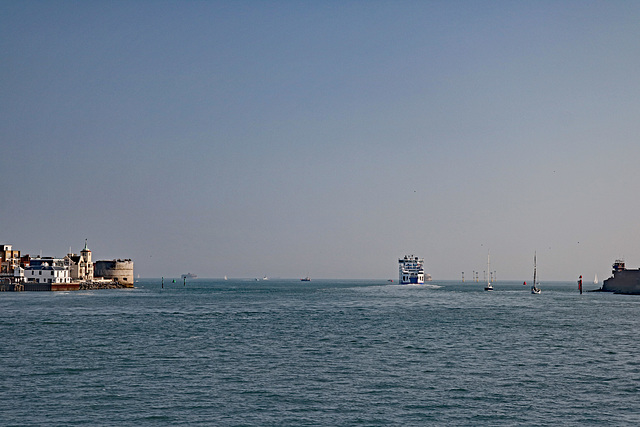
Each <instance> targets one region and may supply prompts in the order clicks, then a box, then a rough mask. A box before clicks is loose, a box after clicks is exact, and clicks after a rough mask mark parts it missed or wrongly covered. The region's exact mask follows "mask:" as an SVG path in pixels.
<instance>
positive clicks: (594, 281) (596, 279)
mask: <svg viewBox="0 0 640 427" xmlns="http://www.w3.org/2000/svg"><path fill="white" fill-rule="evenodd" d="M593 284H594V285H597V284H598V274H597V273H596V277H594V278H593Z"/></svg>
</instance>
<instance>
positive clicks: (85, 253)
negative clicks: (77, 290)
mask: <svg viewBox="0 0 640 427" xmlns="http://www.w3.org/2000/svg"><path fill="white" fill-rule="evenodd" d="M65 260H66V263H67V265H68V266H69V274H70V276H71V279H73V280H83V281H87V280H93V277H94V274H93V271H94V270H93V262H91V250H89V248H87V241H86V240H85V241H84V249H82V251H80V255H77V254H72V253H69V254H67V256H66V257H65Z"/></svg>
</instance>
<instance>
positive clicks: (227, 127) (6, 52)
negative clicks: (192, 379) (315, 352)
mask: <svg viewBox="0 0 640 427" xmlns="http://www.w3.org/2000/svg"><path fill="white" fill-rule="evenodd" d="M0 58H1V59H0V61H1V64H2V65H1V66H0V142H1V146H0V168H1V171H2V182H3V185H2V188H3V198H2V200H3V201H2V203H0V224H1V226H0V227H1V228H0V243H8V244H13V245H14V248H15V249H20V250H21V251H22V252H23V253H30V254H33V255H37V254H39V253H40V251H42V254H43V255H49V256H63V255H64V254H65V253H66V252H67V251H68V250H69V247H70V246H71V247H72V249H73V250H74V251H75V252H78V251H79V250H80V249H81V248H82V246H83V245H84V239H85V238H86V239H88V241H89V247H90V249H92V251H93V254H94V258H97V259H111V258H115V257H120V258H132V259H133V260H134V261H135V266H136V274H138V273H139V274H140V275H141V276H143V277H145V276H146V277H160V276H165V277H169V276H177V275H179V274H181V273H185V272H188V271H190V272H193V273H196V274H198V275H199V276H200V277H221V276H223V275H228V276H230V277H262V276H263V275H268V276H272V277H293V278H296V277H302V276H306V275H307V274H309V275H311V276H312V277H316V278H320V277H324V278H396V277H397V258H398V257H399V256H402V255H404V254H415V255H420V256H424V257H425V262H426V267H427V270H428V271H429V272H430V273H431V274H432V275H433V277H434V279H458V278H459V277H460V274H461V272H462V271H464V272H465V273H466V275H467V277H470V275H471V271H472V270H474V269H475V270H479V271H482V270H484V269H485V268H486V256H487V251H489V250H490V251H491V259H492V270H496V271H497V272H498V278H503V279H514V280H529V279H530V276H531V274H532V262H533V260H532V258H533V253H534V250H537V252H538V271H539V275H540V277H541V279H542V280H543V281H544V280H574V279H576V278H577V277H578V275H580V274H583V275H585V277H588V278H590V279H592V278H593V275H594V274H595V273H598V276H599V277H600V279H601V280H602V279H603V278H606V277H608V275H609V273H610V265H611V263H612V262H613V261H614V259H616V258H618V257H625V259H626V261H627V265H628V266H631V267H637V266H640V244H639V242H640V220H639V213H640V202H639V200H640V198H639V196H638V195H637V194H636V191H638V189H639V185H638V184H639V183H640V143H639V140H638V137H639V135H640V2H635V1H582V0H581V1H504V2H502V1H441V2H440V1H432V2H428V1H406V2H403V1H399V2H398V1H388V2H387V1H346V2H345V1H317V2H309V1H283V2H281V1H274V2H262V1H246V2H243V1H221V2H214V1H210V2H200V1H176V2H161V1H127V2H122V1H68V2H66V1H0ZM481 274H482V273H481Z"/></svg>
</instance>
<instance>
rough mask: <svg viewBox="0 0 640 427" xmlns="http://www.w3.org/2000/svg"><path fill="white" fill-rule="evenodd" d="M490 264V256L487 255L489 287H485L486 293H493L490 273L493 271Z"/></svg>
mask: <svg viewBox="0 0 640 427" xmlns="http://www.w3.org/2000/svg"><path fill="white" fill-rule="evenodd" d="M489 266H490V263H489V254H487V285H486V286H485V287H484V290H485V291H492V290H493V285H492V284H491V280H490V279H489V278H490V277H491V275H490V273H489V272H490V271H491V269H490V268H489Z"/></svg>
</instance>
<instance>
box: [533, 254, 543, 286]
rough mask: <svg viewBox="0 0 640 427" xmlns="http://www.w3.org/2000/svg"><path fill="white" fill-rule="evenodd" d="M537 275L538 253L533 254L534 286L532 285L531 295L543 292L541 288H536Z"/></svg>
mask: <svg viewBox="0 0 640 427" xmlns="http://www.w3.org/2000/svg"><path fill="white" fill-rule="evenodd" d="M536 273H537V268H536V253H535V252H534V253H533V285H531V293H532V294H539V293H540V292H542V290H540V288H538V287H537V286H536Z"/></svg>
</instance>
